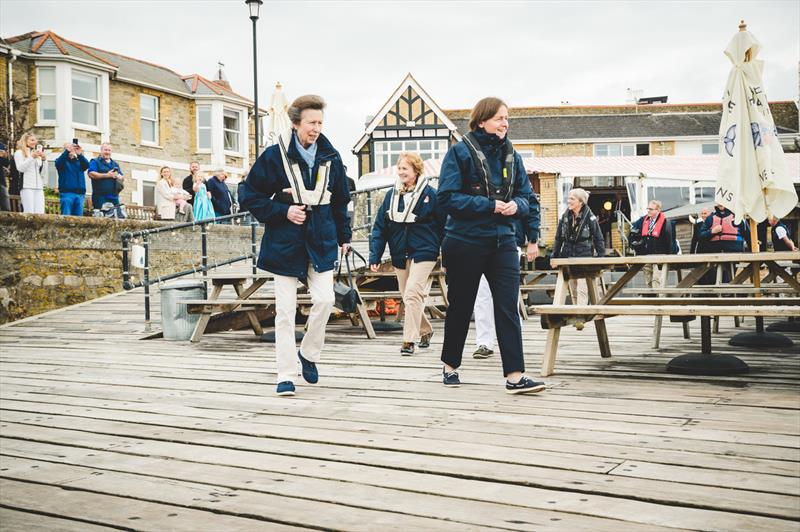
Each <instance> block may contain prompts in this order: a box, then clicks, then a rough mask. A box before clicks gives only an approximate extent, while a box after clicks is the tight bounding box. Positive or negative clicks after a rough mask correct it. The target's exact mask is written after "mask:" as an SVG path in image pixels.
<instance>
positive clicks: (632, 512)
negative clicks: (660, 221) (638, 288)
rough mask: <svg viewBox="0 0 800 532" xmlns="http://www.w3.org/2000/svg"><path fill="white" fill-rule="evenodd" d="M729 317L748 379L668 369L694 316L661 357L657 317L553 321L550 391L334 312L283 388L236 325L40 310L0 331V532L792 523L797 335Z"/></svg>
mask: <svg viewBox="0 0 800 532" xmlns="http://www.w3.org/2000/svg"><path fill="white" fill-rule="evenodd" d="M268 284H269V283H268ZM152 308H153V321H154V324H155V326H154V327H153V328H154V329H156V330H157V329H158V320H159V316H158V294H157V290H156V291H155V293H154V300H153V304H152ZM666 321H667V320H665V322H666ZM766 321H767V323H770V322H771V321H772V320H770V319H767V320H766ZM732 322H733V320H732V319H730V318H723V319H722V323H721V326H720V330H721V332H720V334H718V335H714V337H713V348H714V352H715V353H734V354H738V355H739V356H741V357H742V358H743V359H744V360H745V361H746V362H748V363H749V364H750V365H751V368H752V372H751V373H750V374H748V375H745V376H737V377H687V376H679V375H672V374H667V373H666V372H665V370H664V367H665V364H666V363H667V361H669V360H670V359H671V358H672V357H673V356H676V355H679V354H683V353H687V352H699V350H700V345H699V341H700V340H699V336H700V335H699V321H695V322H692V323H691V324H690V327H691V329H692V335H693V338H692V339H691V340H685V339H683V335H682V328H681V325H680V324H678V323H675V324H670V323H665V328H664V331H663V333H662V348H661V349H660V350H657V351H654V350H652V349H651V348H650V342H651V337H652V333H651V331H652V318H649V317H617V318H612V319H609V320H607V324H608V332H609V338H610V341H611V349H612V353H613V357H612V358H611V359H601V358H600V356H599V354H598V352H597V342H596V337H595V333H594V330H593V325H591V324H587V326H586V329H585V330H584V331H582V332H578V331H576V330H575V329H572V328H568V329H564V330H563V333H562V337H561V342H560V349H559V356H558V360H557V365H556V374H555V375H553V376H552V377H550V378H548V379H546V382H547V384H548V390H547V391H546V392H544V393H542V394H539V395H535V396H508V395H506V394H505V393H504V392H503V388H502V383H503V378H502V374H501V372H500V361H499V357H498V356H495V357H493V358H489V359H487V360H474V359H473V358H472V357H471V356H470V355H469V353H467V356H465V358H464V365H463V368H462V369H463V371H462V381H463V382H464V385H463V386H462V387H461V388H458V389H446V388H444V387H443V386H442V385H441V381H440V378H441V377H440V371H441V367H440V363H439V362H438V355H439V352H440V349H441V341H442V337H443V322H442V321H434V327H435V329H436V334H435V336H434V337H433V342H432V345H431V348H430V349H426V350H418V351H417V354H416V355H415V356H413V357H402V358H401V357H400V356H399V347H400V340H401V337H400V334H399V333H381V334H380V335H379V338H378V339H377V340H368V339H366V338H364V337H363V334H361V332H360V329H358V328H355V327H352V326H351V325H350V323H349V322H348V321H346V320H339V321H336V322H332V323H331V325H330V326H329V334H328V343H327V346H326V349H325V352H324V358H323V361H322V363H321V364H320V372H321V379H320V383H319V384H318V385H316V386H310V385H305V384H303V385H300V386H299V387H298V394H297V395H296V396H295V397H292V398H285V397H277V396H275V395H274V380H275V356H274V350H273V347H272V345H271V344H262V343H260V342H259V341H258V339H257V338H256V337H255V336H254V335H253V334H252V332H251V331H237V332H227V333H215V334H210V335H208V336H206V337H204V339H203V340H202V341H201V342H200V343H199V344H196V345H191V344H190V343H189V342H168V341H165V340H160V339H157V340H143V339H142V338H143V337H144V336H145V335H146V334H147V333H148V332H152V330H151V331H148V329H147V328H146V327H145V324H144V323H143V311H142V293H141V291H136V292H132V293H127V294H116V295H113V296H108V297H105V298H102V299H99V300H95V301H93V302H89V303H84V304H81V305H76V306H74V307H70V308H67V309H62V310H59V311H54V312H49V313H46V314H42V315H40V316H35V317H32V318H28V319H26V320H21V321H20V322H16V323H14V324H10V325H7V326H3V327H0V350H1V352H2V354H1V355H0V529H2V530H3V531H5V530H9V531H12V530H13V531H16V530H26V531H28V530H67V531H72V530H81V531H83V530H86V531H94V530H104V529H105V530H107V529H123V530H213V531H228V530H231V531H236V530H248V531H250V530H289V529H321V530H403V531H409V530H495V529H498V530H559V531H577V530H592V531H594V530H598V531H604V530H608V531H612V530H613V531H618V530H637V531H638V530H667V529H670V530H676V529H679V530H731V531H734V530H735V531H741V530H756V531H767V530H791V531H797V530H798V529H800V412H799V411H800V395H799V393H798V392H799V391H800V360H799V359H800V348H798V347H797V345H800V335H797V334H795V335H789V336H790V337H792V338H793V339H794V340H795V342H797V343H796V346H795V347H793V348H789V349H784V350H781V351H775V352H754V351H753V350H751V351H750V352H748V351H746V350H742V349H739V348H734V347H730V346H728V345H727V339H728V338H729V337H730V336H731V335H732V334H734V333H736V332H740V331H741V330H749V329H751V328H752V327H753V320H751V319H748V320H747V321H746V322H745V324H744V326H743V327H742V328H740V329H735V328H734V327H733V323H732ZM523 329H524V344H525V349H526V357H527V363H528V365H529V368H528V369H529V372H530V373H531V374H532V375H533V376H536V375H537V373H538V369H539V366H540V364H541V353H542V351H543V348H544V340H545V333H544V331H543V330H542V329H541V328H540V326H539V320H538V319H532V320H528V321H527V322H524V323H523ZM472 334H474V333H472V332H471V335H472ZM472 338H473V337H472V336H471V337H470V339H469V341H468V348H471V347H472V343H471V342H472Z"/></svg>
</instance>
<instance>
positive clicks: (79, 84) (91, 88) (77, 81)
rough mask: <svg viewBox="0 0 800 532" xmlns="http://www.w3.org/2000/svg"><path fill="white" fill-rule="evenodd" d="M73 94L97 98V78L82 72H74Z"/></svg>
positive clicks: (80, 96) (89, 98) (88, 98)
mask: <svg viewBox="0 0 800 532" xmlns="http://www.w3.org/2000/svg"><path fill="white" fill-rule="evenodd" d="M72 95H73V96H75V97H78V98H85V99H87V100H95V101H96V100H97V78H96V77H95V76H90V75H88V74H81V73H80V72H73V73H72Z"/></svg>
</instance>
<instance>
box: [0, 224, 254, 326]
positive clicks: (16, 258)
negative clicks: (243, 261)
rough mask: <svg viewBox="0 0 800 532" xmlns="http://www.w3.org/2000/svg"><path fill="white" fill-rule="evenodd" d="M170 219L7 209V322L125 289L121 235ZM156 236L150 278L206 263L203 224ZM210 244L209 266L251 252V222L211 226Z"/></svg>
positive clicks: (0, 257) (2, 271)
mask: <svg viewBox="0 0 800 532" xmlns="http://www.w3.org/2000/svg"><path fill="white" fill-rule="evenodd" d="M165 224H166V223H165V222H142V221H136V220H120V221H114V220H108V219H99V218H79V217H75V216H52V215H48V216H42V215H35V214H21V213H0V323H6V322H9V321H13V320H17V319H21V318H24V317H27V316H31V315H34V314H38V313H41V312H44V311H47V310H53V309H56V308H60V307H63V306H66V305H73V304H75V303H80V302H82V301H86V300H89V299H93V298H96V297H100V296H103V295H107V294H111V293H114V292H119V291H121V290H122V244H121V240H120V235H121V233H122V232H123V231H140V230H142V229H148V228H153V227H161V226H163V225H165ZM261 234H262V233H261V231H259V232H258V235H259V239H260V237H261ZM150 238H151V240H150V242H151V244H150V262H151V278H155V277H157V276H160V275H166V274H168V273H173V272H178V271H182V270H185V269H188V268H190V267H191V266H192V265H199V264H200V228H199V227H195V228H190V229H181V230H178V231H170V232H166V233H161V234H158V235H152V236H151V237H150ZM208 249H209V263H210V264H211V263H213V262H214V261H222V260H225V259H227V258H233V257H236V256H240V255H244V254H245V253H249V251H250V228H249V226H248V227H239V226H230V225H213V226H209V228H208ZM131 272H132V273H133V274H134V276H133V279H132V280H133V281H134V282H135V281H137V280H140V276H141V273H142V270H139V269H135V268H134V269H132V270H131Z"/></svg>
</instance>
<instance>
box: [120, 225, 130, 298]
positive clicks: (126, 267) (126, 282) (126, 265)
mask: <svg viewBox="0 0 800 532" xmlns="http://www.w3.org/2000/svg"><path fill="white" fill-rule="evenodd" d="M130 243H131V239H130V233H129V232H127V231H125V232H123V233H122V288H123V289H125V290H130V285H131V272H130V261H129V258H128V252H129V251H130Z"/></svg>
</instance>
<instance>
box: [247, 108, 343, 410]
mask: <svg viewBox="0 0 800 532" xmlns="http://www.w3.org/2000/svg"><path fill="white" fill-rule="evenodd" d="M324 108H325V102H324V101H323V99H322V98H321V97H319V96H315V95H306V96H300V97H299V98H297V99H296V100H295V101H294V102H293V103H292V105H291V107H289V119H290V120H291V121H292V129H291V130H290V131H286V132H285V133H284V134H282V135H280V136H279V138H278V142H277V143H276V144H274V145H272V146H270V147H269V148H267V149H266V150H264V153H262V154H261V155H260V156H259V158H258V160H256V162H255V164H253V167H252V168H251V169H250V173H249V174H248V176H247V180H246V181H245V183H244V186H243V187H241V189H240V202H241V205H242V209H243V210H246V211H250V214H251V215H253V216H254V217H255V218H256V219H257V220H258V221H259V222H261V223H263V224H264V237H263V239H262V240H261V252H260V254H259V258H258V267H259V268H261V269H264V270H267V271H269V272H272V273H273V274H274V276H275V310H276V316H275V351H276V355H277V362H278V389H277V393H278V395H294V393H295V387H294V380H295V379H296V378H297V360H298V358H299V359H300V362H301V364H302V370H303V371H302V373H303V378H304V379H305V380H306V382H308V383H310V384H314V383H316V382H317V381H318V379H319V374H318V372H317V367H316V362H318V361H319V359H320V354H321V352H322V348H323V346H324V344H325V326H326V325H327V323H328V317H329V316H330V313H331V309H332V308H333V303H334V292H333V267H334V263H335V262H336V259H337V257H338V255H339V248H340V247H341V251H342V252H343V253H346V252H348V251H349V249H350V238H351V229H350V217H349V215H348V214H347V204H348V203H349V202H350V191H349V190H348V187H347V177H346V175H345V171H344V165H343V164H342V158H341V156H340V155H339V152H338V151H336V150H335V149H334V147H333V146H332V145H331V143H330V141H329V140H328V139H327V138H326V137H325V136H324V135H323V134H322V131H321V130H322V118H323V113H322V110H323V109H324ZM298 280H300V281H304V282H306V283H307V285H308V290H309V292H310V293H311V301H312V307H311V312H310V314H309V316H308V322H307V331H306V334H305V336H304V337H303V341H302V343H301V345H300V351H297V348H296V345H295V336H294V334H295V313H296V310H297V308H296V302H297V281H298Z"/></svg>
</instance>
